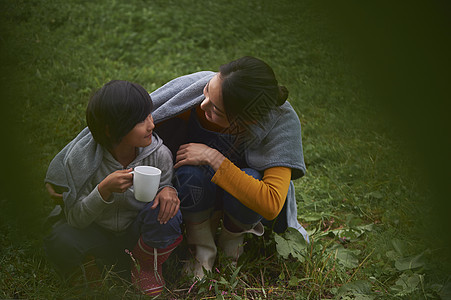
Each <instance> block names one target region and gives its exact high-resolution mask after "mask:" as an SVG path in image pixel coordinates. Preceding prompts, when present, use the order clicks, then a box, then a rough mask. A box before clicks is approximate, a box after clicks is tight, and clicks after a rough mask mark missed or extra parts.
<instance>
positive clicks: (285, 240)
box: [274, 228, 307, 262]
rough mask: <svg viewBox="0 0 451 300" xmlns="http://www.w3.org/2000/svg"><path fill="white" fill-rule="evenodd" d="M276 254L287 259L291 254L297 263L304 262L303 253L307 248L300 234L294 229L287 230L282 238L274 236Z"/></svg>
mask: <svg viewBox="0 0 451 300" xmlns="http://www.w3.org/2000/svg"><path fill="white" fill-rule="evenodd" d="M274 240H275V241H276V249H277V252H278V253H279V254H280V255H281V256H282V257H283V258H288V256H289V255H290V254H291V255H292V256H293V257H295V258H297V259H298V260H299V261H301V262H303V261H304V255H303V252H304V250H305V249H306V248H307V242H306V241H305V240H304V237H303V236H302V234H301V233H300V232H299V231H297V230H296V229H294V228H288V229H287V231H286V232H285V233H284V234H283V236H280V235H278V234H277V233H276V234H274Z"/></svg>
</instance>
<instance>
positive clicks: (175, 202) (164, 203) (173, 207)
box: [150, 186, 180, 224]
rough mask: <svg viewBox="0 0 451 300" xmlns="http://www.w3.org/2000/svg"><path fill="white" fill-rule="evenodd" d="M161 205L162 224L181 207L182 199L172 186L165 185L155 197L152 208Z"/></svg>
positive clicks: (160, 218)
mask: <svg viewBox="0 0 451 300" xmlns="http://www.w3.org/2000/svg"><path fill="white" fill-rule="evenodd" d="M158 204H159V205H160V212H159V213H158V221H159V222H160V224H166V223H167V222H168V221H169V220H170V219H171V218H172V217H174V216H175V214H176V213H177V212H178V210H179V208H180V200H179V197H178V196H177V192H176V191H175V189H173V188H171V187H168V186H167V187H164V188H163V189H162V190H161V191H160V192H159V193H158V194H157V196H156V197H155V200H154V201H153V204H152V206H151V207H150V208H151V209H155V208H157V206H158Z"/></svg>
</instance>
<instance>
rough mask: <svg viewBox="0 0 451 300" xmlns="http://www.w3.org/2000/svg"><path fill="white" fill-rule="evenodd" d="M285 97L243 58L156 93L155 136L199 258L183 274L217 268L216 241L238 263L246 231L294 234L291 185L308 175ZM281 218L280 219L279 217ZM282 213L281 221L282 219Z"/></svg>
mask: <svg viewBox="0 0 451 300" xmlns="http://www.w3.org/2000/svg"><path fill="white" fill-rule="evenodd" d="M287 96H288V91H287V89H286V88H285V87H283V86H279V85H278V82H277V80H276V78H275V75H274V72H273V70H272V69H271V67H269V66H268V65H267V64H266V63H264V62H263V61H261V60H259V59H257V58H254V57H242V58H240V59H238V60H235V61H232V62H231V63H228V64H225V65H223V66H221V67H220V69H219V72H218V73H213V72H198V73H194V74H191V75H187V76H182V77H179V78H177V79H174V80H173V81H171V82H169V83H167V84H166V85H164V86H163V87H161V88H159V89H157V90H156V91H155V92H153V93H152V94H151V97H152V99H153V100H154V104H155V107H156V109H155V112H154V118H155V123H156V124H157V128H156V131H157V132H158V134H159V135H160V136H161V137H162V138H163V140H164V142H165V144H166V145H167V146H168V147H169V148H170V149H171V151H172V152H173V154H174V156H175V161H176V163H175V166H174V167H175V169H176V171H175V184H174V185H175V186H176V188H177V190H178V193H179V198H180V201H181V202H180V209H181V211H182V215H183V220H184V222H185V224H186V239H187V242H188V244H189V245H190V246H191V247H192V248H193V250H194V255H195V260H194V261H191V262H189V263H187V264H186V265H185V270H186V271H188V272H192V273H193V274H194V276H196V277H199V278H202V277H203V276H204V272H203V268H204V269H205V270H207V271H210V270H211V269H212V267H213V264H214V261H215V258H216V253H217V247H216V244H215V240H214V236H215V233H216V230H217V227H218V222H219V218H220V217H222V218H223V226H222V231H221V235H220V237H219V241H218V245H219V246H220V247H221V248H222V249H223V251H224V253H225V255H226V256H229V257H232V258H234V259H238V257H239V256H240V255H241V254H242V252H243V248H242V245H243V238H244V235H245V233H254V234H256V235H262V234H263V232H264V229H263V225H262V222H263V223H268V221H269V220H275V219H277V222H273V223H275V224H273V225H274V226H276V228H275V230H276V231H283V230H285V229H286V227H287V226H289V227H294V228H297V229H298V230H299V231H300V232H301V233H302V234H303V235H304V237H305V238H306V239H307V240H308V237H307V233H306V232H305V230H304V229H303V228H302V226H301V225H300V224H299V223H298V221H297V219H296V216H297V213H296V201H295V197H294V188H293V184H292V182H291V180H293V179H296V178H299V177H301V176H303V175H304V173H305V165H304V160H303V153H302V142H301V127H300V122H299V119H298V117H297V115H296V113H295V111H294V110H293V108H292V107H291V105H290V104H289V103H288V102H286V101H285V100H286V99H287ZM281 212H283V213H281ZM279 215H280V217H278V216H279Z"/></svg>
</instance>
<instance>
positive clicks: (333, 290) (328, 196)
mask: <svg viewBox="0 0 451 300" xmlns="http://www.w3.org/2000/svg"><path fill="white" fill-rule="evenodd" d="M349 8H354V9H355V11H354V13H353V12H352V11H351V12H350V11H348V10H347V9H349ZM370 8H371V10H366V7H363V6H361V5H360V6H359V5H355V6H353V7H351V6H344V7H337V6H336V5H333V4H331V5H330V6H325V5H320V4H318V3H317V2H315V1H297V2H292V1H278V2H277V3H275V2H272V1H256V0H251V1H247V2H245V3H240V4H238V3H229V2H225V1H218V2H213V1H212V2H210V1H192V0H182V1H152V2H149V3H147V2H145V1H140V0H130V1H127V2H124V1H95V2H86V1H75V0H72V1H46V0H34V1H33V0H30V1H9V0H7V1H2V3H1V10H0V11H1V22H2V34H1V36H0V37H1V38H0V43H1V44H0V45H1V51H2V52H1V65H2V72H1V76H2V78H1V79H2V80H1V90H2V103H1V105H2V108H1V112H2V120H1V127H2V130H3V131H4V132H2V137H3V139H4V141H5V142H4V143H3V147H2V148H4V149H3V150H2V154H3V157H4V158H5V159H4V168H5V169H6V170H7V172H6V173H7V174H2V180H1V182H2V187H1V194H0V206H1V209H0V216H1V218H0V244H1V250H0V251H1V263H0V266H1V267H0V268H1V271H0V278H1V280H0V298H33V299H47V298H96V297H99V298H130V299H134V298H141V297H142V296H140V295H139V294H137V293H136V292H135V291H134V290H133V289H132V288H131V287H130V286H129V284H128V283H126V282H122V281H119V280H117V279H115V276H114V274H112V273H111V272H106V273H105V276H104V278H103V279H102V283H103V284H101V285H100V286H97V287H94V288H91V289H85V288H83V285H80V286H75V287H74V286H68V285H65V284H64V283H63V282H61V281H60V279H59V278H58V277H57V276H56V274H55V273H54V271H53V270H52V268H51V266H50V265H49V264H48V262H47V261H46V259H45V256H44V255H43V250H42V246H41V240H42V238H43V237H44V236H45V234H46V232H47V230H48V229H46V228H45V227H44V226H43V220H44V219H45V216H46V215H47V213H48V212H49V211H50V210H51V208H52V203H51V201H50V200H49V199H48V197H47V195H46V193H45V190H44V188H43V186H42V181H43V178H44V176H45V172H46V168H47V166H48V164H49V162H50V160H51V159H52V158H53V156H54V155H55V154H56V153H57V152H58V151H59V150H60V149H61V148H62V147H63V146H64V145H65V144H66V143H67V142H68V141H70V140H71V139H72V138H73V137H74V136H75V135H76V134H77V133H78V132H79V131H80V130H81V129H82V128H83V127H84V126H85V120H84V110H85V107H86V104H87V101H88V99H89V95H90V93H91V91H92V90H93V89H96V88H98V87H100V86H101V85H102V84H103V83H105V82H107V81H109V80H110V79H125V80H131V81H135V82H138V83H140V84H141V85H143V86H144V87H145V88H146V89H147V90H149V91H152V90H154V89H156V88H157V87H159V86H161V85H162V84H163V83H165V82H167V81H168V80H170V79H172V78H175V77H177V76H180V75H182V74H188V73H191V72H195V71H199V70H217V68H218V66H219V65H221V64H223V63H225V62H228V61H230V60H232V59H235V58H237V57H240V56H243V55H254V56H257V57H260V58H262V59H263V60H265V61H267V62H268V63H269V64H270V65H271V66H273V68H274V70H275V73H276V74H277V77H278V79H279V82H280V83H281V84H284V85H286V86H287V87H288V89H289V91H290V98H289V99H290V102H291V103H292V104H293V106H294V107H295V109H296V111H297V113H298V114H299V117H300V119H301V123H302V126H303V145H304V155H305V161H306V164H307V169H308V173H307V175H306V176H305V177H303V178H302V179H299V180H297V181H296V182H295V185H296V193H297V200H298V207H299V213H298V214H299V220H300V221H301V222H302V223H303V224H304V226H305V227H306V228H307V230H308V231H309V232H310V234H311V240H312V242H311V243H310V244H308V245H306V244H304V243H303V242H302V240H300V239H299V236H298V235H296V234H295V233H293V232H287V233H285V234H281V235H277V234H275V233H273V232H267V233H266V234H265V238H264V239H256V238H250V239H249V240H248V243H247V245H246V248H245V249H246V250H245V254H244V255H243V257H242V258H241V261H240V264H239V265H238V269H235V268H234V267H232V266H231V265H230V264H229V262H228V261H227V260H226V259H224V258H223V257H222V256H221V255H220V257H219V259H218V262H217V270H215V271H214V272H213V273H212V274H210V275H209V276H208V277H207V280H206V281H204V282H197V283H195V284H194V285H193V283H192V282H191V281H189V280H188V279H187V278H183V277H181V276H180V272H179V270H180V266H181V261H180V259H181V258H182V257H183V255H184V253H183V251H184V248H183V247H179V248H178V251H177V252H176V255H173V256H172V257H171V260H170V261H168V263H167V264H166V269H165V272H166V278H167V282H168V290H166V291H165V292H164V295H163V296H164V297H166V298H170V297H172V298H186V299H188V298H203V299H210V298H218V299H222V298H224V299H264V298H283V297H285V298H290V299H328V298H340V297H341V298H342V299H354V298H358V299H393V298H395V299H404V298H408V299H425V298H427V299H438V298H440V297H442V298H443V299H446V297H447V296H449V294H450V289H451V283H450V281H449V267H448V266H449V256H448V250H449V248H448V246H449V244H448V242H449V238H448V234H447V233H446V232H447V228H448V227H445V226H449V223H448V222H447V218H446V216H447V213H449V206H448V205H445V204H443V203H445V202H446V199H447V196H446V195H447V194H446V193H443V191H444V189H443V186H444V184H443V181H442V180H443V178H449V177H446V174H445V173H443V171H442V169H431V168H426V167H425V166H427V165H428V164H435V165H441V166H442V167H443V169H448V170H449V168H447V166H448V165H449V162H448V160H447V159H446V158H445V159H441V160H438V159H439V158H440V157H446V156H445V155H442V154H446V153H447V149H449V148H447V145H442V144H439V143H437V142H436V139H433V138H430V137H429V135H428V134H430V133H431V132H430V131H428V130H431V129H432V130H435V128H433V127H431V126H424V125H425V124H427V122H429V124H438V123H439V121H441V120H443V118H442V116H443V112H444V111H445V110H442V109H441V105H442V104H441V103H439V102H437V101H438V99H441V98H440V96H442V95H440V94H437V90H438V91H439V92H440V89H439V88H440V87H441V86H440V85H439V84H440V83H441V82H442V81H443V78H440V80H442V81H440V80H436V79H437V78H438V77H439V76H433V75H431V74H434V73H428V74H429V77H428V78H422V79H421V82H419V81H418V79H417V78H416V77H415V76H416V75H417V72H415V68H413V69H414V70H411V69H412V67H411V65H412V66H416V68H417V70H416V71H418V73H420V74H423V73H426V71H428V70H427V69H426V67H425V65H426V64H427V62H434V63H435V62H437V61H439V59H440V58H441V57H445V56H442V55H441V54H443V53H446V51H445V49H448V48H446V47H445V48H440V49H443V50H441V51H443V52H440V51H438V52H437V51H436V52H435V54H436V55H435V56H427V55H426V56H422V55H420V54H425V53H426V54H428V53H427V52H423V51H425V49H426V48H427V47H423V46H422V45H421V43H420V42H418V44H417V43H414V44H413V45H412V44H409V43H407V45H404V44H403V42H405V41H407V42H409V41H411V40H410V39H408V38H406V37H405V35H401V34H399V33H400V32H403V31H402V30H403V27H402V26H403V25H402V24H404V23H403V22H401V21H399V20H398V19H397V18H396V17H399V15H396V12H400V11H402V10H401V7H399V6H397V5H394V6H393V5H392V6H391V7H390V8H391V9H389V10H387V11H386V10H384V9H382V8H380V7H370ZM420 8H421V7H420V6H417V5H415V4H411V7H410V10H409V13H413V12H416V11H417V10H418V11H420ZM403 9H404V8H403ZM369 12H370V13H369ZM387 12H388V13H387ZM422 13H423V16H426V17H431V16H430V15H429V14H430V13H431V12H430V11H429V10H423V12H422ZM360 15H363V16H365V17H366V19H365V20H368V22H369V23H371V21H374V20H378V19H377V17H378V16H382V15H384V16H388V17H387V19H386V20H385V21H386V23H381V24H382V25H384V26H386V27H384V26H382V27H381V28H382V29H379V28H373V27H372V26H373V25H371V26H368V24H367V23H355V22H356V20H357V19H356V16H360ZM334 16H338V18H337V19H335V18H334ZM407 16H410V14H408V13H407ZM440 16H442V15H441V14H440V13H438V14H437V18H436V20H438V21H439V20H441V19H440ZM372 17H374V19H371V18H372ZM413 19H414V18H413V17H412V20H413ZM405 20H407V21H409V22H410V21H411V18H410V17H405ZM426 20H427V21H429V24H431V20H433V19H432V18H427V19H426ZM434 20H435V19H434ZM438 21H437V22H438ZM356 24H358V25H362V27H358V26H353V25H356ZM371 24H373V23H371ZM390 24H393V25H399V26H398V27H391V28H390V27H389V25H390ZM412 24H413V22H412ZM412 24H410V23H408V22H407V25H412ZM432 24H433V25H434V24H436V23H434V22H432ZM437 24H438V23H437ZM364 25H367V26H366V27H365V26H364ZM420 26H421V25H416V26H414V27H412V28H413V29H411V30H412V31H415V30H417V31H415V32H414V33H415V36H418V35H419V36H421V37H425V36H426V35H427V34H428V32H429V31H428V30H427V29H428V27H425V29H423V28H420ZM431 26H432V25H431ZM375 27H376V26H375ZM364 29H370V30H372V31H370V32H369V33H366V34H362V33H363V32H364ZM379 30H380V31H379ZM390 30H391V33H392V34H391V35H390ZM343 31H344V32H347V33H349V35H340V34H339V33H340V32H343ZM434 32H435V33H436V32H437V31H434ZM387 33H388V34H387ZM403 33H404V32H403ZM378 34H380V35H378ZM397 34H399V35H397ZM409 34H410V32H407V36H409ZM412 34H413V33H412ZM437 35H438V34H437ZM381 36H387V38H386V39H381ZM353 37H358V38H359V39H360V41H362V43H355V41H354V40H353ZM434 37H435V35H432V36H428V41H429V45H433V41H435V40H434V39H433V38H434ZM397 38H400V41H398V39H397ZM412 40H413V41H415V39H412ZM353 41H354V42H353ZM384 41H385V42H387V41H389V42H390V43H388V42H387V43H386V44H385V43H384ZM397 41H398V43H397ZM391 43H395V44H394V45H395V46H398V47H397V48H396V47H393V48H396V50H393V48H391V47H390V46H389V45H392V44H391ZM345 44H351V46H350V47H348V46H345ZM357 46H358V47H361V48H360V49H358V47H357ZM355 49H357V50H359V51H357V52H356V53H358V55H356V54H355V53H354V52H353V51H355ZM390 49H392V50H390ZM432 49H435V48H432ZM403 51H405V52H403ZM366 55H368V57H371V60H369V59H367V60H364V62H365V63H364V64H360V63H359V62H360V61H361V60H362V58H365V57H366ZM431 57H433V58H431ZM398 58H400V59H399V60H398ZM409 59H416V60H414V61H409V64H407V60H409ZM436 60H437V61H436ZM368 61H370V62H371V63H367V62H368ZM391 63H393V65H389V64H391ZM440 63H442V64H443V66H446V62H445V61H440ZM438 65H439V64H437V65H435V64H433V65H432V66H433V68H434V70H435V71H437V70H438V71H440V70H442V69H441V68H439V67H438ZM384 67H385V69H384ZM398 67H400V68H398ZM408 68H409V69H408ZM407 69H408V70H407ZM369 70H371V71H369ZM384 70H389V71H392V72H391V73H386V74H385V73H384V76H381V74H382V71H384ZM423 71H424V72H423ZM438 74H439V75H440V74H441V73H438ZM409 75H411V76H409ZM401 77H402V80H399V79H400V78H401ZM409 79H411V81H409ZM367 80H371V81H372V82H373V83H374V84H373V85H370V87H368V86H367V85H366V84H365V83H366V82H367ZM394 82H395V83H397V84H398V85H399V86H398V87H399V90H398V89H395V88H394V87H393V86H391V85H390V84H393V83H394ZM388 83H389V84H388ZM423 85H424V86H431V87H435V88H437V87H438V88H437V89H436V91H435V92H434V91H432V90H431V91H430V94H428V96H429V97H430V98H431V99H429V100H428V101H430V105H431V106H432V113H429V111H428V110H423V111H421V114H419V111H418V109H417V107H423V106H421V105H418V103H421V102H419V101H420V100H423V98H422V97H423V96H424V94H423V90H421V91H422V92H421V93H419V94H418V95H416V94H415V93H416V91H418V90H419V89H418V88H417V87H418V86H423ZM381 86H383V87H384V88H381ZM373 89H374V90H376V92H374V90H373ZM403 93H405V94H404V95H403ZM437 96H438V97H437ZM406 97H407V98H408V99H405V98H406ZM420 98H421V99H420ZM407 100H410V101H412V106H408V108H411V109H407V110H406V109H402V105H403V104H404V105H405V104H406V101H407ZM416 101H418V103H417V102H416ZM405 111H407V113H405ZM433 113H434V114H433ZM394 115H395V116H397V117H396V118H392V116H394ZM418 116H421V118H423V120H424V118H426V119H425V121H424V122H421V123H422V125H423V126H421V127H420V126H419V125H417V122H412V120H413V118H414V117H418ZM426 121H427V122H426ZM405 124H408V126H405ZM442 128H443V130H444V133H439V134H438V135H439V137H440V138H441V139H444V137H445V136H446V133H447V128H446V127H442ZM406 129H411V131H414V132H415V133H416V134H417V135H419V136H421V140H422V141H424V143H427V144H428V145H430V147H432V148H433V147H434V146H436V147H437V146H440V147H437V149H440V150H437V151H435V150H434V151H432V150H429V152H425V149H426V148H425V147H424V145H423V144H424V143H420V142H419V141H417V140H416V139H415V140H411V139H409V137H410V135H411V133H409V131H408V130H406ZM437 132H438V130H437ZM433 133H435V132H433ZM433 137H435V135H433ZM414 147H415V149H416V150H417V151H411V148H414ZM434 149H435V148H434ZM426 154H428V155H429V156H426ZM437 160H438V163H437ZM17 178H20V180H17ZM437 199H439V200H437ZM442 199H443V200H442ZM431 203H435V205H431ZM436 207H438V209H436ZM448 219H449V218H448ZM442 220H444V221H442Z"/></svg>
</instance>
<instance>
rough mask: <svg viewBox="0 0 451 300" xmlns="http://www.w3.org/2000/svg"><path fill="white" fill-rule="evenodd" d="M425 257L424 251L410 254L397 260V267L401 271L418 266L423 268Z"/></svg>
mask: <svg viewBox="0 0 451 300" xmlns="http://www.w3.org/2000/svg"><path fill="white" fill-rule="evenodd" d="M424 264H425V262H424V257H423V253H421V254H419V255H416V256H410V257H405V258H400V259H398V260H397V261H396V262H395V267H396V269H398V270H399V271H405V270H411V269H416V268H421V267H422V266H424Z"/></svg>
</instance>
